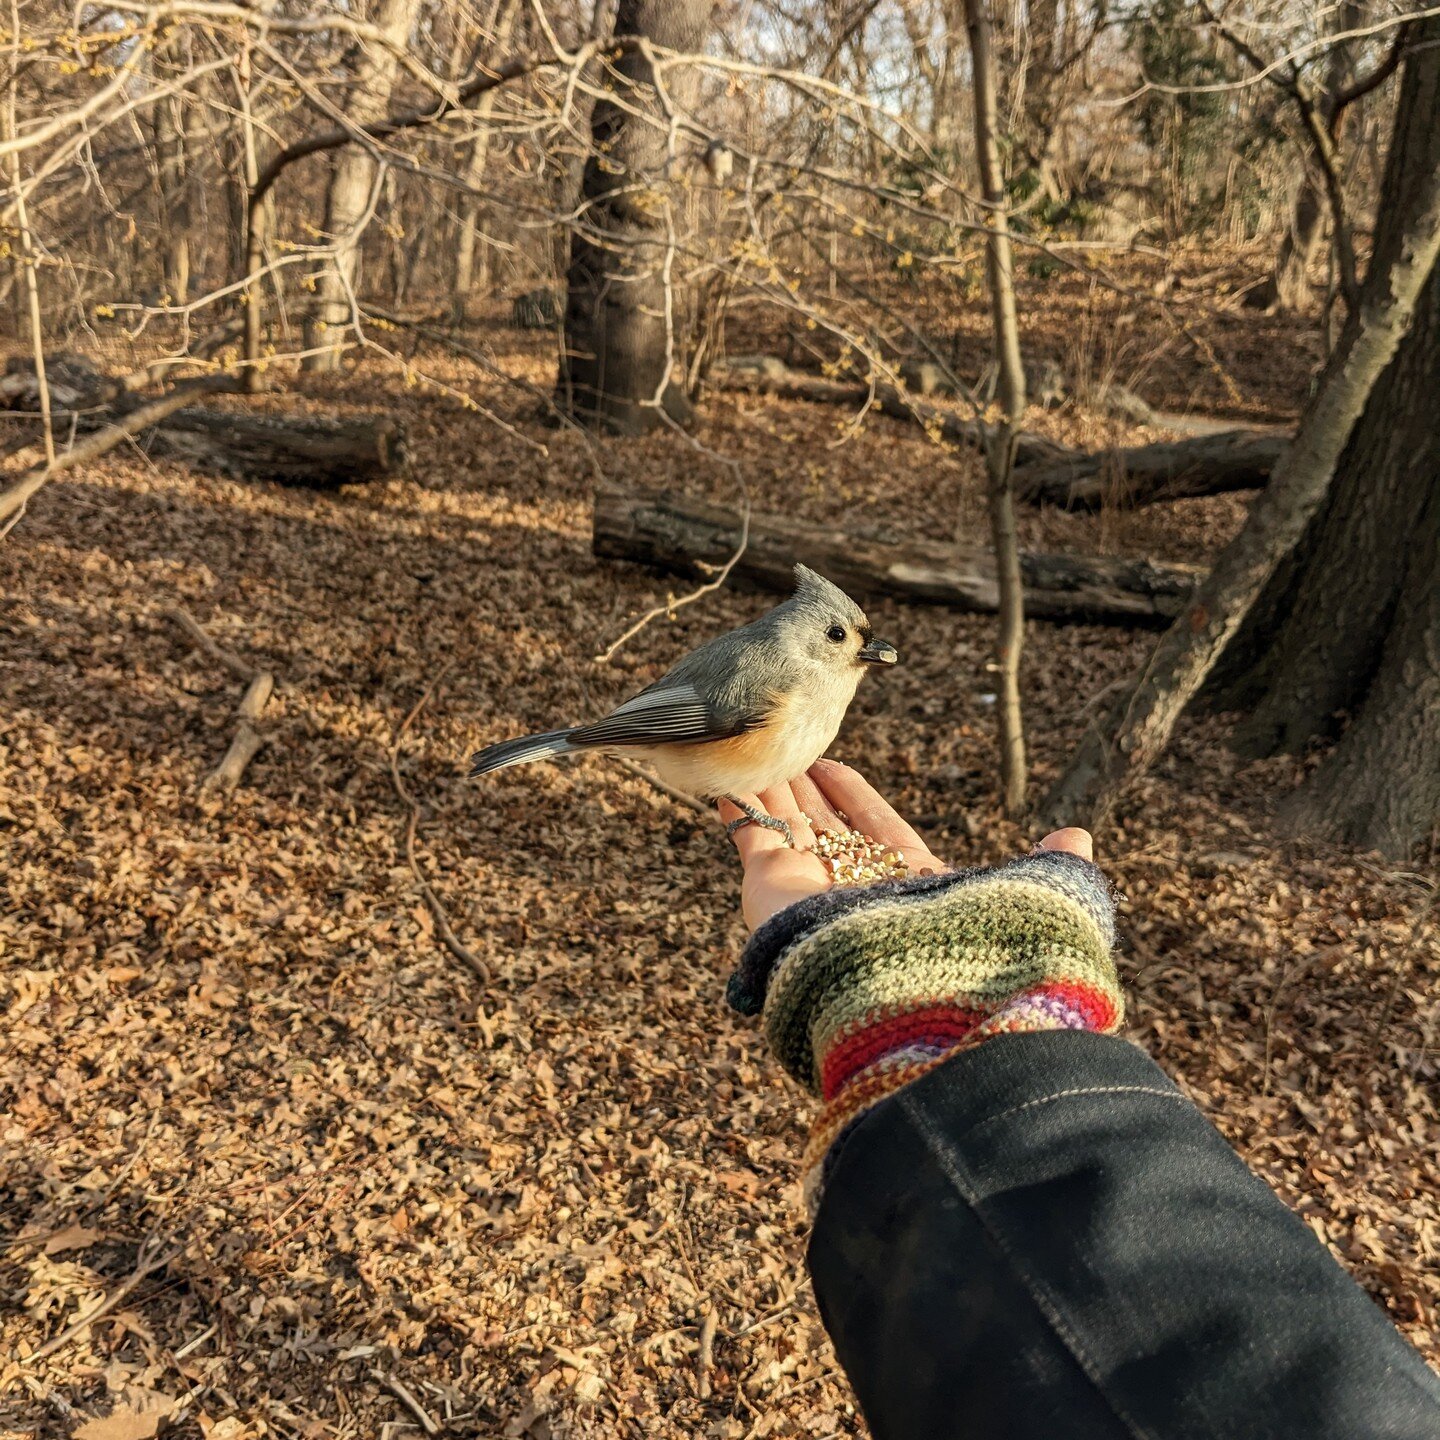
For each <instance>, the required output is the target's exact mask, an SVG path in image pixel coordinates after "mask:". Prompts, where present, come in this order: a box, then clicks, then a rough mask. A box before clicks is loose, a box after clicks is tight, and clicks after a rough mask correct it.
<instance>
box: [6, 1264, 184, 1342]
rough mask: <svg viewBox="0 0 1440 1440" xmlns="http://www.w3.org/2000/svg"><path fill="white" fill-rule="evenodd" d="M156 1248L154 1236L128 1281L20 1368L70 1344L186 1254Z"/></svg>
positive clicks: (68, 1326) (66, 1328)
mask: <svg viewBox="0 0 1440 1440" xmlns="http://www.w3.org/2000/svg"><path fill="white" fill-rule="evenodd" d="M154 1248H155V1247H154V1237H153V1236H151V1237H150V1239H148V1240H146V1241H145V1242H144V1243H143V1244H142V1245H141V1246H140V1253H139V1255H138V1256H137V1257H136V1262H137V1263H136V1266H135V1269H134V1271H133V1272H132V1273H131V1275H130V1278H129V1279H128V1280H126V1281H125V1282H124V1283H123V1284H122V1285H121V1286H120V1287H119V1288H118V1289H117V1290H115V1291H113V1292H112V1293H111V1294H109V1295H107V1296H106V1297H105V1299H104V1300H102V1301H101V1302H100V1303H99V1304H98V1305H97V1306H96V1307H95V1308H94V1309H93V1310H92V1311H91V1312H90V1313H89V1314H88V1315H82V1316H81V1317H80V1319H78V1320H76V1321H75V1322H74V1323H73V1324H71V1325H67V1326H66V1327H65V1328H64V1329H63V1330H62V1331H61V1332H60V1333H59V1334H58V1335H57V1336H56V1337H55V1338H54V1339H53V1340H47V1341H46V1342H45V1343H44V1344H43V1345H42V1346H41V1347H40V1348H39V1349H38V1350H36V1351H35V1352H34V1353H33V1354H31V1355H27V1356H26V1357H25V1358H24V1359H23V1360H22V1361H21V1362H20V1363H21V1365H37V1364H39V1362H40V1361H41V1360H44V1359H45V1358H46V1357H47V1356H50V1355H53V1354H54V1353H55V1352H56V1351H57V1350H59V1349H61V1348H62V1347H64V1346H65V1345H68V1344H69V1343H70V1341H72V1340H73V1339H74V1338H75V1337H76V1336H77V1335H80V1334H82V1333H83V1332H84V1331H86V1330H88V1329H89V1328H90V1327H91V1326H92V1325H93V1324H94V1323H95V1322H96V1321H97V1320H99V1319H100V1318H101V1316H103V1315H108V1314H109V1313H110V1312H111V1311H112V1310H113V1309H114V1308H115V1307H116V1306H117V1305H118V1304H119V1303H120V1302H121V1301H122V1300H123V1299H124V1298H125V1297H126V1296H127V1295H128V1294H129V1293H130V1292H131V1291H132V1290H133V1289H134V1288H135V1287H136V1286H137V1285H138V1284H139V1283H140V1282H141V1281H142V1280H143V1279H144V1278H145V1277H146V1276H147V1275H150V1274H152V1273H153V1272H154V1271H156V1270H161V1269H163V1268H164V1267H165V1266H166V1265H168V1264H169V1263H170V1262H171V1261H172V1260H175V1259H178V1258H179V1256H181V1255H183V1254H184V1253H185V1247H184V1245H175V1246H172V1247H171V1248H170V1249H169V1250H166V1251H165V1252H164V1253H163V1254H159V1255H157V1254H155V1253H154Z"/></svg>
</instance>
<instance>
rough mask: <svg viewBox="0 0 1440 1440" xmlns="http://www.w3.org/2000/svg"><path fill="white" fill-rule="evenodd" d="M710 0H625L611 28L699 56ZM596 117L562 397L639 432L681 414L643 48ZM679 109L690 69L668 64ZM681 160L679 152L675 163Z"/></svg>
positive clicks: (654, 107)
mask: <svg viewBox="0 0 1440 1440" xmlns="http://www.w3.org/2000/svg"><path fill="white" fill-rule="evenodd" d="M713 8H714V7H713V0H620V5H619V9H618V11H617V13H616V17H615V33H616V35H617V36H623V35H643V36H647V37H648V38H649V39H650V40H652V41H653V42H654V43H655V44H656V45H659V46H663V47H665V48H666V49H670V50H676V51H680V52H687V53H689V52H698V51H699V50H701V49H702V48H703V46H704V43H705V36H706V33H707V31H708V29H709V25H710V15H711V11H712V9H713ZM604 83H605V85H606V89H607V93H606V94H605V95H604V96H603V97H602V98H601V99H600V100H599V101H598V102H597V103H596V105H595V110H594V113H593V115H592V117H591V124H590V131H591V153H590V156H589V158H588V159H587V160H586V162H585V174H584V178H583V180H582V182H581V187H580V188H581V221H580V225H579V227H578V228H577V229H576V231H575V233H574V235H573V237H572V239H571V244H570V265H569V275H568V286H569V291H568V299H567V302H566V308H565V345H564V349H563V351H562V353H561V357H560V375H559V381H558V384H557V387H556V403H557V404H558V405H559V407H560V408H561V409H562V410H564V411H567V412H568V413H570V414H571V415H573V416H575V418H577V419H579V420H581V421H582V422H584V423H586V424H589V425H593V426H598V427H603V428H606V429H609V430H613V431H616V432H618V433H620V434H630V435H635V434H641V433H643V432H644V431H646V430H649V429H651V428H653V426H655V425H656V424H657V423H658V422H659V419H660V411H661V406H662V405H664V407H665V409H666V410H667V412H669V413H670V414H671V415H672V417H674V418H685V417H686V415H687V414H688V406H687V405H686V403H685V401H684V399H683V396H682V395H681V394H680V392H679V389H678V387H677V386H676V385H675V384H674V382H673V381H672V379H671V377H670V366H671V363H672V358H673V357H672V350H673V348H674V336H673V318H672V309H671V281H670V277H669V273H668V271H669V265H670V262H671V260H672V259H673V256H672V254H671V251H670V246H669V244H668V243H667V232H668V230H669V227H670V226H671V225H672V224H674V223H675V215H674V207H673V206H672V203H671V199H670V196H669V195H668V193H667V190H666V184H667V181H668V178H669V177H668V175H667V167H668V164H669V163H670V161H669V157H668V154H667V133H666V125H665V119H664V115H663V107H662V104H661V101H660V97H659V95H658V94H657V92H656V88H655V76H654V72H653V70H652V68H651V65H650V61H649V60H648V58H647V57H646V56H645V55H644V54H642V53H641V52H640V51H639V50H634V51H629V52H627V53H625V54H623V55H622V56H621V57H620V58H619V59H618V60H616V61H614V62H612V65H611V68H610V70H609V71H608V73H607V75H606V77H605V82H604ZM665 87H666V91H667V92H668V99H669V103H670V104H671V105H675V106H680V107H684V106H685V105H686V103H687V100H688V97H689V93H690V92H691V91H692V90H693V76H691V75H688V74H687V72H686V70H684V69H671V70H670V71H669V72H668V74H667V76H666V80H665ZM678 160H679V157H676V161H677V163H678Z"/></svg>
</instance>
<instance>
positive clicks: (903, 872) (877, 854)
mask: <svg viewBox="0 0 1440 1440" xmlns="http://www.w3.org/2000/svg"><path fill="white" fill-rule="evenodd" d="M815 854H816V855H817V856H818V857H819V860H820V863H821V864H822V865H823V866H824V867H825V870H826V873H827V874H828V875H829V876H830V881H831V884H834V885H873V884H874V883H875V882H876V881H877V880H903V879H904V878H905V877H906V876H907V875H908V874H909V873H910V867H909V866H908V865H907V864H906V863H905V857H904V856H903V855H902V854H901V853H900V852H899V851H898V850H891V849H887V848H886V847H885V846H884V845H882V844H880V842H879V841H878V840H872V839H871V838H870V837H869V836H868V835H862V834H861V833H860V831H858V830H819V829H817V830H816V831H815Z"/></svg>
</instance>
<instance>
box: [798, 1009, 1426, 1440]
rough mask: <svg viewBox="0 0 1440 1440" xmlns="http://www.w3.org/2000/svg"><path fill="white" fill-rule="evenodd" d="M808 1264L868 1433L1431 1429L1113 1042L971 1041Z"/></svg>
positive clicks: (1335, 1288)
mask: <svg viewBox="0 0 1440 1440" xmlns="http://www.w3.org/2000/svg"><path fill="white" fill-rule="evenodd" d="M809 1263H810V1270H811V1274H812V1277H813V1280H814V1286H815V1293H816V1297H817V1299H818V1301H819V1304H820V1309H821V1313H822V1315H823V1317H824V1319H825V1324H826V1328H827V1329H828V1330H829V1332H830V1334H831V1336H832V1338H833V1340H834V1343H835V1348H836V1351H837V1353H838V1355H839V1356H840V1359H841V1362H842V1364H843V1365H844V1366H845V1369H846V1373H847V1374H848V1375H849V1377H850V1380H851V1383H852V1384H853V1385H854V1387H855V1391H856V1394H857V1396H858V1398H859V1400H860V1403H861V1406H862V1408H863V1410H864V1412H865V1415H866V1418H867V1420H868V1421H869V1423H870V1426H871V1429H872V1431H873V1433H874V1435H875V1437H876V1440H890V1437H901V1436H903V1437H911V1436H917V1435H924V1436H927V1437H945V1436H961V1435H972V1434H974V1435H980V1434H983V1435H985V1436H986V1437H987V1440H1021V1437H1025V1440H1030V1437H1035V1440H1040V1437H1050V1436H1053V1435H1055V1434H1064V1435H1065V1436H1066V1437H1067V1440H1090V1437H1097V1440H1098V1437H1107V1440H1108V1437H1119V1436H1124V1437H1131V1436H1134V1435H1139V1434H1143V1435H1147V1436H1152V1437H1155V1440H1190V1437H1196V1440H1199V1437H1202V1436H1203V1437H1207V1440H1210V1437H1217V1436H1249V1435H1254V1436H1265V1437H1266V1440H1291V1437H1293V1440H1332V1437H1333V1440H1341V1437H1346V1440H1351V1437H1357V1436H1365V1437H1371V1440H1401V1437H1405V1440H1421V1437H1434V1436H1436V1435H1440V1386H1437V1382H1436V1380H1435V1377H1434V1376H1433V1375H1432V1374H1431V1373H1430V1372H1429V1370H1428V1369H1427V1368H1426V1367H1425V1365H1424V1364H1423V1362H1422V1361H1421V1360H1420V1358H1419V1356H1418V1355H1417V1354H1416V1353H1415V1352H1414V1351H1413V1350H1412V1349H1411V1348H1410V1347H1409V1346H1408V1345H1407V1344H1406V1343H1405V1342H1404V1341H1403V1340H1402V1339H1401V1338H1400V1336H1399V1335H1398V1334H1397V1333H1396V1331H1395V1330H1394V1328H1393V1327H1392V1326H1391V1325H1390V1323H1389V1321H1388V1320H1387V1319H1386V1318H1385V1317H1384V1315H1383V1314H1382V1313H1381V1312H1380V1311H1379V1310H1378V1309H1377V1308H1376V1307H1375V1306H1374V1305H1373V1304H1372V1303H1371V1301H1370V1300H1369V1299H1368V1298H1367V1297H1366V1296H1365V1294H1364V1293H1363V1292H1362V1291H1361V1290H1360V1289H1359V1287H1358V1286H1357V1285H1355V1283H1354V1282H1353V1281H1352V1280H1351V1279H1350V1278H1349V1277H1348V1276H1347V1275H1346V1274H1345V1273H1344V1272H1343V1271H1342V1270H1341V1269H1340V1267H1339V1266H1338V1265H1337V1264H1336V1263H1335V1262H1334V1260H1333V1259H1332V1258H1331V1257H1330V1255H1329V1254H1328V1253H1327V1252H1326V1251H1325V1250H1324V1249H1323V1248H1322V1247H1321V1246H1320V1244H1319V1243H1318V1242H1317V1241H1316V1240H1315V1238H1314V1236H1313V1235H1311V1233H1310V1232H1309V1231H1308V1230H1307V1229H1306V1228H1305V1226H1303V1225H1302V1224H1301V1223H1300V1222H1299V1221H1298V1220H1297V1219H1296V1218H1295V1217H1294V1216H1293V1215H1292V1214H1291V1213H1290V1212H1289V1211H1288V1210H1287V1209H1286V1208H1285V1206H1284V1205H1282V1204H1281V1203H1280V1201H1279V1200H1278V1199H1277V1198H1276V1197H1275V1195H1274V1194H1273V1192H1271V1191H1270V1189H1269V1188H1268V1187H1267V1186H1265V1185H1264V1184H1263V1183H1262V1182H1261V1181H1259V1180H1258V1179H1256V1178H1255V1176H1254V1175H1252V1174H1251V1173H1250V1171H1249V1170H1247V1169H1246V1168H1245V1166H1244V1165H1243V1164H1242V1163H1241V1162H1240V1160H1239V1159H1238V1158H1237V1157H1236V1155H1235V1154H1234V1152H1233V1151H1232V1150H1231V1149H1230V1147H1229V1146H1228V1145H1227V1144H1226V1143H1225V1142H1224V1140H1223V1139H1221V1137H1220V1136H1219V1135H1218V1134H1217V1133H1216V1132H1215V1130H1214V1129H1213V1127H1212V1126H1211V1125H1210V1124H1209V1123H1208V1122H1207V1121H1206V1120H1205V1119H1204V1117H1203V1116H1202V1115H1201V1114H1200V1113H1199V1112H1198V1111H1197V1110H1196V1109H1195V1107H1194V1106H1193V1105H1192V1104H1190V1102H1189V1101H1188V1100H1186V1099H1185V1098H1184V1097H1183V1096H1182V1095H1181V1094H1180V1092H1179V1091H1178V1090H1177V1089H1176V1088H1175V1087H1174V1085H1173V1084H1172V1083H1171V1082H1170V1081H1169V1080H1168V1079H1167V1078H1166V1077H1165V1075H1164V1074H1163V1073H1162V1072H1161V1071H1160V1070H1159V1068H1158V1067H1157V1066H1155V1064H1154V1063H1153V1062H1152V1061H1151V1060H1150V1059H1149V1058H1148V1057H1146V1056H1145V1055H1144V1054H1143V1053H1142V1052H1141V1051H1140V1050H1138V1049H1137V1048H1136V1047H1134V1046H1132V1045H1130V1044H1129V1043H1127V1042H1125V1041H1123V1040H1119V1039H1114V1038H1111V1037H1105V1036H1098V1035H1090V1034H1083V1033H1055V1032H1051V1033H1047V1034H1032V1035H1014V1036H1006V1037H1001V1038H997V1039H993V1040H989V1041H986V1042H985V1043H984V1044H983V1045H980V1046H978V1047H976V1048H972V1049H969V1050H966V1051H964V1052H963V1053H960V1054H957V1055H955V1056H953V1057H952V1058H951V1059H949V1060H948V1061H946V1062H945V1063H944V1064H943V1065H941V1066H939V1067H938V1068H936V1069H934V1070H932V1071H931V1072H929V1073H928V1074H927V1075H925V1076H923V1077H921V1078H920V1079H919V1080H917V1081H916V1082H914V1083H913V1084H911V1085H909V1086H906V1087H905V1088H904V1089H903V1090H901V1091H900V1092H898V1093H897V1094H896V1095H895V1096H894V1097H892V1098H891V1099H890V1100H888V1101H887V1102H885V1103H884V1104H883V1105H880V1106H877V1107H876V1108H875V1109H873V1110H872V1111H871V1112H870V1113H869V1114H868V1115H867V1116H866V1118H865V1119H864V1121H862V1123H860V1124H859V1125H857V1126H856V1127H855V1128H854V1129H853V1130H852V1131H851V1132H850V1134H849V1135H848V1136H847V1137H846V1138H845V1140H844V1141H843V1142H842V1144H841V1145H840V1146H838V1147H837V1153H836V1154H835V1155H834V1157H833V1159H832V1164H831V1166H830V1169H829V1174H828V1179H827V1184H826V1188H825V1196H824V1200H823V1202H822V1204H821V1207H820V1210H819V1213H818V1215H817V1217H816V1223H815V1229H814V1234H813V1237H812V1240H811V1245H810V1252H809Z"/></svg>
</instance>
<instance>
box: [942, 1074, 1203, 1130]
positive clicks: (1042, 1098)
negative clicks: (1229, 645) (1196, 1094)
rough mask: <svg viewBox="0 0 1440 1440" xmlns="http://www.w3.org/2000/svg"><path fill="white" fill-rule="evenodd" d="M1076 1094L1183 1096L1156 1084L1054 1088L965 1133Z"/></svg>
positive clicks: (977, 1123)
mask: <svg viewBox="0 0 1440 1440" xmlns="http://www.w3.org/2000/svg"><path fill="white" fill-rule="evenodd" d="M1076 1095H1154V1096H1155V1097H1156V1098H1157V1099H1159V1100H1181V1101H1183V1100H1184V1099H1185V1097H1184V1096H1183V1095H1182V1094H1181V1093H1180V1092H1179V1091H1178V1090H1162V1089H1161V1088H1160V1087H1159V1086H1158V1085H1078V1086H1076V1087H1075V1088H1074V1089H1071V1090H1056V1091H1054V1092H1052V1093H1051V1094H1049V1095H1039V1096H1037V1097H1036V1098H1035V1099H1034V1100H1027V1101H1025V1103H1024V1104H1023V1105H1012V1106H1011V1107H1010V1108H1009V1109H1008V1110H1001V1111H1000V1112H999V1113H998V1114H996V1115H987V1116H986V1117H985V1119H983V1120H980V1121H977V1122H976V1123H975V1124H974V1125H972V1126H971V1127H970V1128H969V1129H968V1130H967V1131H966V1132H965V1134H967V1135H973V1134H974V1133H975V1132H976V1131H977V1130H983V1129H985V1127H986V1126H987V1125H995V1124H997V1123H998V1122H999V1121H1001V1120H1007V1119H1009V1117H1010V1116H1011V1115H1019V1114H1020V1113H1021V1112H1022V1111H1025V1110H1033V1109H1035V1108H1036V1107H1037V1106H1040V1105H1048V1104H1050V1102H1051V1101H1052V1100H1069V1099H1071V1098H1072V1097H1074V1096H1076Z"/></svg>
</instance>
